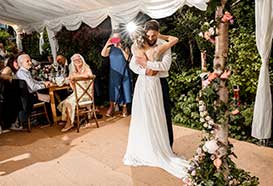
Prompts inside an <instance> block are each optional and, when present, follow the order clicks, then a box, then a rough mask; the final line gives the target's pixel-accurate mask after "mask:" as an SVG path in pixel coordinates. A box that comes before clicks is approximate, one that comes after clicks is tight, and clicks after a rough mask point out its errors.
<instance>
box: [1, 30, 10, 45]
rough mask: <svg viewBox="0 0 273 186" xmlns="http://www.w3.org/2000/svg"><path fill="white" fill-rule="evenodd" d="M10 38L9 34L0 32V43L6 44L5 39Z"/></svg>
mask: <svg viewBox="0 0 273 186" xmlns="http://www.w3.org/2000/svg"><path fill="white" fill-rule="evenodd" d="M9 37H10V34H9V33H8V32H6V31H4V30H0V41H1V42H4V44H6V41H7V39H8V38H9Z"/></svg>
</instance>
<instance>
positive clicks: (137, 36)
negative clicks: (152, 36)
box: [130, 27, 147, 48]
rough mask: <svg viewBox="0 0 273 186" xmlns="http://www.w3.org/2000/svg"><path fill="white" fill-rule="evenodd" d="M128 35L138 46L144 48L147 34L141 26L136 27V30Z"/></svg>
mask: <svg viewBox="0 0 273 186" xmlns="http://www.w3.org/2000/svg"><path fill="white" fill-rule="evenodd" d="M130 36H131V39H132V41H133V42H134V43H135V44H136V46H137V47H138V48H144V46H145V44H146V43H147V36H146V32H145V30H144V29H143V28H142V27H139V28H138V29H136V31H134V32H133V33H131V35H130Z"/></svg>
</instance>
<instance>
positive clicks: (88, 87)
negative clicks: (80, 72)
mask: <svg viewBox="0 0 273 186" xmlns="http://www.w3.org/2000/svg"><path fill="white" fill-rule="evenodd" d="M95 78H96V76H95V75H92V76H88V77H74V78H73V79H72V82H73V83H74V85H75V90H74V91H75V98H76V104H77V106H79V107H82V106H86V105H91V104H93V103H94V80H95Z"/></svg>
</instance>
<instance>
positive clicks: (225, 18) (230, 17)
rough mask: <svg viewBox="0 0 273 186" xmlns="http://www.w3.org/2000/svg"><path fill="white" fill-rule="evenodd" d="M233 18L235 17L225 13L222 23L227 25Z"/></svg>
mask: <svg viewBox="0 0 273 186" xmlns="http://www.w3.org/2000/svg"><path fill="white" fill-rule="evenodd" d="M232 18H233V16H232V15H231V14H230V13H229V12H227V11H226V12H225V14H224V15H223V17H222V19H221V21H222V22H224V23H226V22H228V21H230V20H231V19H232Z"/></svg>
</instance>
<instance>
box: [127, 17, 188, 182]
mask: <svg viewBox="0 0 273 186" xmlns="http://www.w3.org/2000/svg"><path fill="white" fill-rule="evenodd" d="M132 39H133V41H134V43H133V45H132V53H133V57H132V60H131V62H130V68H131V69H132V71H133V72H135V73H136V74H139V76H138V78H137V81H136V84H135V91H134V97H133V104H132V115H131V122H130V128H129V139H128V145H127V150H126V153H125V156H124V159H123V162H124V164H125V165H131V166H142V165H144V166H145V165H146V166H153V167H160V168H162V169H164V170H166V171H167V172H169V173H171V174H172V175H174V176H176V177H178V178H185V177H187V168H188V166H189V163H188V161H186V160H184V159H182V158H180V157H177V156H176V155H175V154H174V153H173V151H172V145H173V129H172V122H171V108H170V101H169V88H168V82H167V80H166V77H168V70H169V68H170V66H171V62H172V61H171V60H172V58H171V47H172V46H174V45H175V44H176V43H177V42H178V39H177V38H176V37H173V36H166V35H161V34H160V33H159V23H158V22H157V21H155V20H151V21H148V22H146V24H145V26H144V29H138V30H137V31H135V32H134V33H133V34H132Z"/></svg>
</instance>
